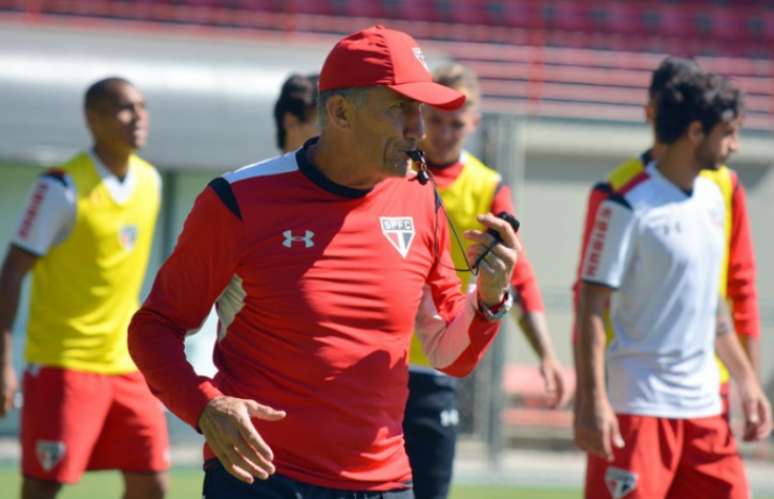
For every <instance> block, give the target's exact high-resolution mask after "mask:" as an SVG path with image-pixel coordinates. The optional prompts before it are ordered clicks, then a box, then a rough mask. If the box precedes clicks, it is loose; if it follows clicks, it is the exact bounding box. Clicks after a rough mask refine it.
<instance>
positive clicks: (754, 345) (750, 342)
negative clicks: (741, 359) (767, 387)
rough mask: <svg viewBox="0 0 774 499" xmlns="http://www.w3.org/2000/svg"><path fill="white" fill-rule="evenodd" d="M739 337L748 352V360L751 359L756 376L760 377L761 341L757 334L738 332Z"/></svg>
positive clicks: (743, 347) (745, 351)
mask: <svg viewBox="0 0 774 499" xmlns="http://www.w3.org/2000/svg"><path fill="white" fill-rule="evenodd" d="M736 336H737V338H738V339H739V343H741V345H742V349H743V350H744V353H746V354H747V360H749V361H750V365H751V366H752V369H753V372H755V376H756V377H759V376H760V373H761V341H760V339H759V338H758V337H757V336H749V335H746V334H738V333H737V335H736Z"/></svg>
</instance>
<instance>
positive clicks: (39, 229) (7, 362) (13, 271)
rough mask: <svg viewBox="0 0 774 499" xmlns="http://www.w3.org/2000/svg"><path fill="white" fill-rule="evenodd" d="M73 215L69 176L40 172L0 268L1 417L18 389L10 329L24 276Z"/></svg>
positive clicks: (61, 235) (62, 233)
mask: <svg viewBox="0 0 774 499" xmlns="http://www.w3.org/2000/svg"><path fill="white" fill-rule="evenodd" d="M74 216H75V202H74V191H73V190H72V185H71V184H70V183H69V180H68V179H66V177H65V176H64V174H62V173H61V172H57V171H49V172H46V173H44V174H43V175H41V176H40V177H39V178H38V180H37V182H36V183H35V185H33V187H32V190H31V191H30V194H29V196H28V198H27V205H26V207H25V209H24V211H23V212H22V216H21V218H20V220H19V224H18V228H17V230H16V233H15V234H14V237H13V239H12V240H11V244H10V245H9V246H8V251H7V253H6V255H5V260H4V261H3V267H2V271H0V335H2V338H0V417H2V416H4V415H5V414H6V413H7V412H8V410H10V409H11V407H12V405H13V396H14V392H15V391H16V389H17V381H16V373H15V371H14V367H13V336H12V333H11V329H12V327H13V323H14V320H15V319H16V311H17V309H18V307H19V298H20V296H21V288H22V282H23V281H24V276H26V275H27V273H28V272H29V271H30V270H31V269H32V267H33V266H34V265H35V262H36V261H37V260H38V258H39V257H40V256H41V255H44V254H45V253H46V252H47V251H48V248H49V247H50V246H51V245H53V244H55V243H56V242H57V241H59V240H61V239H62V238H64V237H65V236H66V235H67V233H68V231H69V229H70V227H71V224H72V221H73V219H74Z"/></svg>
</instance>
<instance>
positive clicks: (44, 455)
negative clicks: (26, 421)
mask: <svg viewBox="0 0 774 499" xmlns="http://www.w3.org/2000/svg"><path fill="white" fill-rule="evenodd" d="M35 455H36V456H37V458H38V462H39V463H40V466H41V467H42V468H43V469H44V470H46V471H51V470H52V469H53V468H54V466H56V465H57V464H59V461H61V460H62V458H63V457H64V455H65V444H64V442H61V441H56V440H38V441H37V442H35Z"/></svg>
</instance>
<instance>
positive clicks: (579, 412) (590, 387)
mask: <svg viewBox="0 0 774 499" xmlns="http://www.w3.org/2000/svg"><path fill="white" fill-rule="evenodd" d="M612 293H613V290H612V289H611V288H609V287H608V286H606V285H603V284H595V283H591V282H584V283H583V284H581V288H580V294H579V300H578V310H577V314H578V329H579V338H578V342H577V344H576V348H577V351H578V364H577V365H576V366H575V372H576V377H577V380H578V381H577V383H578V386H577V392H578V400H577V404H576V408H575V428H574V430H575V444H576V445H577V446H578V447H580V448H581V449H583V450H585V451H587V452H589V453H591V454H594V455H596V456H599V457H602V458H605V459H607V460H612V458H613V445H615V446H617V447H623V440H622V439H621V435H620V433H619V430H618V421H617V419H616V417H615V414H614V413H613V409H612V408H611V407H610V403H609V401H608V398H607V387H606V384H605V346H606V339H607V336H606V334H605V322H604V314H605V313H606V311H607V307H608V303H609V302H610V297H611V295H612Z"/></svg>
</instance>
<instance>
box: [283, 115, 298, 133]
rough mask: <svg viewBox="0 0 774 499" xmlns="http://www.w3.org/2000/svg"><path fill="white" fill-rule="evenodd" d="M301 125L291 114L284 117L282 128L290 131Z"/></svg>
mask: <svg viewBox="0 0 774 499" xmlns="http://www.w3.org/2000/svg"><path fill="white" fill-rule="evenodd" d="M298 124H299V120H298V118H296V117H295V116H293V114H291V113H285V114H283V115H282V127H283V128H284V129H285V130H290V129H291V128H295V127H297V126H298Z"/></svg>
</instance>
